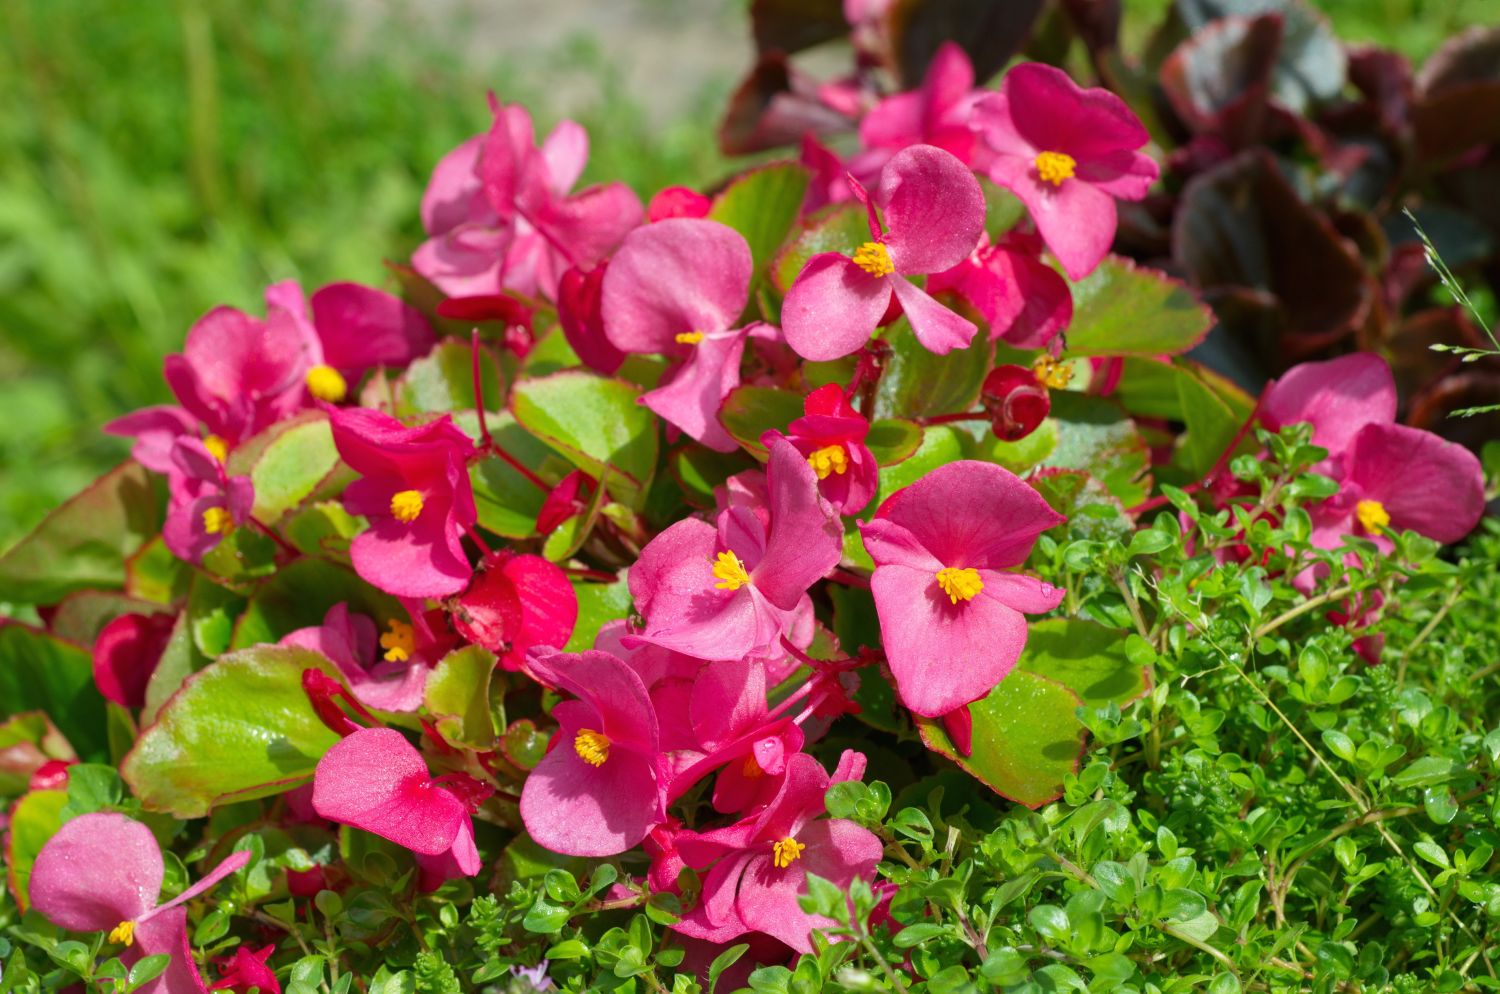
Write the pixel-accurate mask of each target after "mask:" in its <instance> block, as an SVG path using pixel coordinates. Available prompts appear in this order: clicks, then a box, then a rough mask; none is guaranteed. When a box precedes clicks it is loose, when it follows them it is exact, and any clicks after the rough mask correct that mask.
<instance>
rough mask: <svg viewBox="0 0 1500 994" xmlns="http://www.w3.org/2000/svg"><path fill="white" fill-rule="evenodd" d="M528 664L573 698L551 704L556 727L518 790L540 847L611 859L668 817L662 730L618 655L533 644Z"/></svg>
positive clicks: (523, 812) (639, 685) (540, 677)
mask: <svg viewBox="0 0 1500 994" xmlns="http://www.w3.org/2000/svg"><path fill="white" fill-rule="evenodd" d="M527 668H528V670H529V671H530V672H531V673H532V674H533V675H534V676H535V677H536V678H537V679H538V680H540V681H541V682H542V683H544V684H547V685H548V686H551V687H556V688H558V689H559V690H564V691H567V692H568V693H570V694H572V695H573V696H574V697H576V698H577V700H568V701H563V702H562V703H560V704H558V705H557V707H555V708H553V709H552V716H553V717H554V718H556V719H557V723H558V730H557V734H556V735H555V736H554V737H553V739H552V742H551V744H550V746H549V749H548V752H547V755H546V756H544V757H542V761H541V762H540V763H538V764H537V767H536V769H534V770H532V771H531V773H530V775H529V776H527V778H526V783H525V785H524V786H523V787H522V788H521V820H522V821H523V822H525V824H526V831H527V832H528V833H530V835H531V837H532V838H533V839H534V840H536V842H537V844H539V845H541V846H544V847H545V848H547V849H550V850H552V851H553V852H558V853H564V854H566V855H569V856H613V855H615V854H617V853H622V852H624V851H625V850H627V849H631V848H633V847H634V846H636V845H638V844H639V843H640V841H641V840H642V839H644V838H645V837H646V833H647V832H649V831H650V830H651V828H652V826H653V825H656V824H657V823H659V822H661V821H663V820H664V819H665V818H666V790H665V787H666V785H665V782H664V777H663V772H664V771H663V768H662V757H661V745H660V742H661V740H660V732H659V729H658V726H657V720H656V710H655V709H654V708H653V707H652V704H651V698H650V697H649V696H648V695H647V693H646V687H645V685H644V684H642V683H641V678H640V677H639V676H637V675H636V673H635V671H634V670H633V669H631V668H630V665H629V664H628V663H626V662H624V661H623V660H621V659H619V658H618V657H616V656H612V655H610V654H609V653H607V652H599V651H597V650H593V651H589V652H584V653H579V654H576V655H575V654H571V653H560V652H553V651H548V650H545V649H541V650H534V651H533V652H532V654H531V656H530V658H529V659H528V660H527Z"/></svg>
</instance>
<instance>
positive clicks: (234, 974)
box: [209, 944, 281, 994]
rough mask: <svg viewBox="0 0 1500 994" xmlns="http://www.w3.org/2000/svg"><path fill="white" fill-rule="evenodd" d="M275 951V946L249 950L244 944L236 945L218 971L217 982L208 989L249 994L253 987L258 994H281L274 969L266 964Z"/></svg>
mask: <svg viewBox="0 0 1500 994" xmlns="http://www.w3.org/2000/svg"><path fill="white" fill-rule="evenodd" d="M275 952H276V946H275V945H274V944H273V945H269V946H262V947H261V948H259V949H257V950H255V951H254V952H251V951H250V950H249V949H248V948H246V947H245V946H238V947H236V948H235V950H234V955H233V956H231V957H230V958H229V960H228V962H226V963H225V964H224V967H223V969H221V970H220V971H219V978H220V979H219V982H218V983H216V984H214V985H213V987H211V988H209V989H210V990H215V991H225V990H228V991H234V992H235V994H250V989H251V988H252V987H253V988H255V989H257V990H259V991H260V994H281V983H280V982H279V981H278V980H277V979H276V971H274V970H272V969H271V968H270V967H269V966H268V965H266V960H268V959H270V958H271V956H272V954H273V953H275Z"/></svg>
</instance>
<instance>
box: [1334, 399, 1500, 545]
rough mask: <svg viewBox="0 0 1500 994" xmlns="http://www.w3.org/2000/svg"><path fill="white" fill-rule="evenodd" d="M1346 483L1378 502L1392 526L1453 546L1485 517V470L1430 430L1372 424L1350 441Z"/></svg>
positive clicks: (1458, 447)
mask: <svg viewBox="0 0 1500 994" xmlns="http://www.w3.org/2000/svg"><path fill="white" fill-rule="evenodd" d="M1346 465H1347V472H1348V480H1349V483H1350V484H1352V485H1354V486H1355V487H1357V488H1359V490H1360V491H1362V492H1363V494H1364V495H1365V496H1366V497H1368V498H1372V499H1374V500H1378V501H1380V503H1381V504H1383V505H1384V506H1385V511H1386V513H1387V514H1389V515H1390V516H1391V525H1390V526H1391V528H1393V529H1399V530H1404V529H1411V530H1412V531H1416V532H1420V533H1421V534H1423V535H1426V536H1427V537H1428V538H1430V539H1433V540H1435V541H1438V542H1445V543H1446V542H1457V541H1458V540H1459V539H1461V538H1463V537H1464V536H1465V535H1467V534H1469V532H1471V531H1473V530H1474V526H1475V525H1477V524H1478V523H1479V519H1480V517H1482V516H1483V515H1484V471H1483V469H1482V468H1481V467H1480V464H1479V460H1478V458H1476V457H1475V455H1474V453H1472V452H1470V451H1469V450H1468V449H1466V448H1464V447H1463V446H1461V445H1457V444H1455V443H1453V442H1449V441H1447V440H1446V439H1443V438H1441V437H1439V436H1437V435H1434V434H1433V433H1432V432H1430V431H1423V430H1422V429H1420V428H1408V427H1407V426H1405V425H1391V424H1371V425H1366V426H1365V427H1364V428H1362V429H1360V432H1359V434H1358V435H1356V436H1355V437H1354V445H1353V447H1352V449H1351V451H1350V456H1349V461H1348V463H1347V464H1346Z"/></svg>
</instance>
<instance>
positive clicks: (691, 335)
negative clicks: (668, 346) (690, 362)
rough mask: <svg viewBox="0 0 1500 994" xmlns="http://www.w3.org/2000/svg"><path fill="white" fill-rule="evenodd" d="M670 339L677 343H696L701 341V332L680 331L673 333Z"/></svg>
mask: <svg viewBox="0 0 1500 994" xmlns="http://www.w3.org/2000/svg"><path fill="white" fill-rule="evenodd" d="M672 339H673V340H674V341H675V342H676V343H677V344H678V345H697V344H698V343H699V342H701V341H703V332H701V331H680V332H678V333H677V334H676V335H673V336H672Z"/></svg>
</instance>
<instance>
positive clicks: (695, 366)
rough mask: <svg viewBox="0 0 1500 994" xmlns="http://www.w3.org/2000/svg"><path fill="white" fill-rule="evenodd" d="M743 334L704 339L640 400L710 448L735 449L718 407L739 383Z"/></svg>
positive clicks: (743, 342)
mask: <svg viewBox="0 0 1500 994" xmlns="http://www.w3.org/2000/svg"><path fill="white" fill-rule="evenodd" d="M663 223H665V222H663ZM652 227H657V226H656V225H652ZM644 230H650V229H644ZM745 334H746V329H740V330H738V331H735V332H730V333H727V334H716V335H709V336H708V337H707V338H704V339H703V340H702V341H701V342H699V343H698V344H697V345H696V346H694V347H693V350H692V354H691V355H690V356H689V357H688V361H687V362H686V363H684V364H683V365H682V366H680V367H678V369H677V372H676V373H675V374H674V375H673V376H672V378H671V379H670V380H668V381H667V383H666V384H665V385H664V386H660V387H657V388H656V389H655V390H650V391H648V392H647V393H645V394H643V395H642V396H641V403H642V404H644V405H646V406H647V407H648V408H650V409H651V410H652V411H655V412H656V413H657V414H658V415H659V416H660V417H661V418H662V419H663V420H665V421H667V422H669V423H670V424H674V425H676V426H677V427H678V428H680V429H682V431H683V432H684V433H685V434H687V435H688V436H689V437H690V438H693V439H696V440H697V441H699V442H701V443H702V444H704V445H706V446H708V447H709V448H710V449H713V450H715V451H717V452H734V451H736V450H737V449H738V448H739V443H738V442H736V441H735V440H734V437H733V436H731V435H730V434H729V432H728V431H726V430H725V429H724V426H723V425H722V424H720V422H719V408H720V407H721V406H722V405H723V403H724V398H725V397H728V396H729V394H730V393H731V392H732V391H733V390H734V388H735V387H737V386H739V385H740V360H741V358H742V357H743V356H744V352H745Z"/></svg>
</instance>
